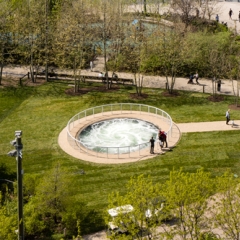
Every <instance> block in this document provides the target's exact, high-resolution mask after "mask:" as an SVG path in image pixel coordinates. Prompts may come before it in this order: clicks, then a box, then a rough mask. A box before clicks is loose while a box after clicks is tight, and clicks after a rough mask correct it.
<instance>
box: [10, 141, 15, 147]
mask: <svg viewBox="0 0 240 240" xmlns="http://www.w3.org/2000/svg"><path fill="white" fill-rule="evenodd" d="M10 144H11V145H13V146H14V147H16V145H17V141H16V139H15V140H12V141H11V142H10Z"/></svg>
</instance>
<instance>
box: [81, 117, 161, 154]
mask: <svg viewBox="0 0 240 240" xmlns="http://www.w3.org/2000/svg"><path fill="white" fill-rule="evenodd" d="M157 133H158V127H157V126H155V125H154V124H152V123H150V122H147V121H144V120H141V119H135V118H113V119H108V120H104V121H100V122H95V123H93V124H91V125H89V126H87V127H86V128H85V129H83V130H82V131H81V132H80V133H79V135H78V140H79V141H80V144H82V145H83V146H84V147H85V148H88V149H90V150H92V151H95V152H101V153H105V152H108V153H111V154H118V153H127V152H134V151H137V150H139V149H142V148H144V147H146V146H148V144H149V140H150V138H151V137H154V139H155V138H156V137H157Z"/></svg>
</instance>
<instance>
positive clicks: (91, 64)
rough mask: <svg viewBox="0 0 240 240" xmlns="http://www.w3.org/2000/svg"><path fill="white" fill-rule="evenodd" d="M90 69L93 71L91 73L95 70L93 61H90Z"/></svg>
mask: <svg viewBox="0 0 240 240" xmlns="http://www.w3.org/2000/svg"><path fill="white" fill-rule="evenodd" d="M90 69H91V72H92V70H93V61H90Z"/></svg>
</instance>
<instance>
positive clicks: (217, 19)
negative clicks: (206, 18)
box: [216, 14, 219, 22]
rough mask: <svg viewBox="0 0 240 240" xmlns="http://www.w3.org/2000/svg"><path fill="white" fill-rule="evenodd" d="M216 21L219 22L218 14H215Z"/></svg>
mask: <svg viewBox="0 0 240 240" xmlns="http://www.w3.org/2000/svg"><path fill="white" fill-rule="evenodd" d="M216 21H217V22H219V16H218V14H217V15H216Z"/></svg>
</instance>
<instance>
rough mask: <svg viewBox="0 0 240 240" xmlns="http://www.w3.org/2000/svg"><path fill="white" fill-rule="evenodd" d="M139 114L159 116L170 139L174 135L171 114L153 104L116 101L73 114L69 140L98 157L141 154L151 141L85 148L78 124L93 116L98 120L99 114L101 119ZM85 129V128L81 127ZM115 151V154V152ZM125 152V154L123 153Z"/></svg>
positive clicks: (68, 132)
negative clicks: (128, 144) (79, 136)
mask: <svg viewBox="0 0 240 240" xmlns="http://www.w3.org/2000/svg"><path fill="white" fill-rule="evenodd" d="M126 113H127V114H129V115H131V114H138V116H139V117H138V118H139V119H141V115H142V116H144V115H148V116H153V117H154V118H157V119H156V120H157V121H158V122H164V124H165V126H168V129H165V132H166V133H167V136H168V139H169V138H171V136H172V125H173V123H172V118H171V117H170V115H169V114H168V113H167V112H165V111H163V110H161V109H159V108H156V107H153V106H149V105H144V104H134V103H116V104H108V105H101V106H97V107H93V108H89V109H86V110H84V111H82V112H79V113H77V114H76V115H75V116H73V117H72V118H71V119H70V120H69V121H68V124H67V135H68V141H71V142H74V143H75V146H77V147H78V148H79V151H82V152H85V153H88V154H91V155H94V156H97V157H107V158H109V157H110V156H111V157H113V155H114V156H115V157H118V158H119V157H120V156H121V157H123V155H124V156H125V157H131V156H132V155H135V156H136V154H138V156H140V155H141V154H142V153H143V149H146V147H147V146H149V144H150V143H149V142H146V143H142V144H137V145H135V146H124V147H108V146H94V148H98V149H101V151H98V152H95V151H92V150H90V149H87V148H85V147H84V146H83V145H82V144H81V141H80V140H79V139H77V138H78V135H79V131H80V129H78V126H80V123H81V125H84V123H85V125H86V126H87V124H88V123H89V118H91V121H93V122H94V119H95V120H96V121H97V120H98V119H99V116H101V119H104V116H106V118H109V115H110V116H111V118H114V116H117V115H118V117H119V115H121V114H126ZM81 130H83V129H81ZM113 152H114V154H113ZM123 153H124V154H123Z"/></svg>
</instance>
